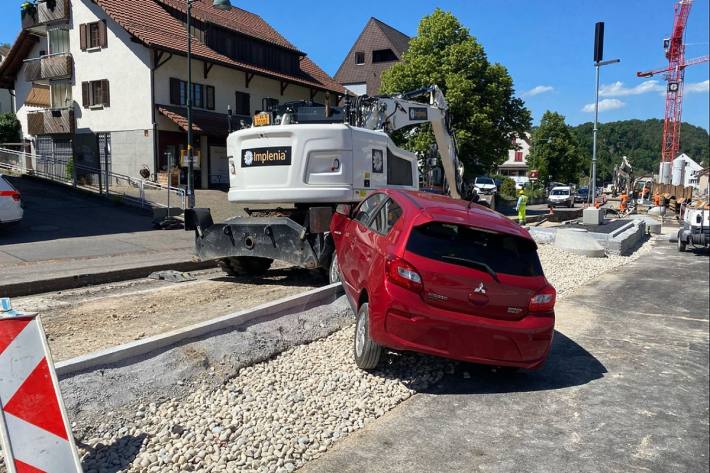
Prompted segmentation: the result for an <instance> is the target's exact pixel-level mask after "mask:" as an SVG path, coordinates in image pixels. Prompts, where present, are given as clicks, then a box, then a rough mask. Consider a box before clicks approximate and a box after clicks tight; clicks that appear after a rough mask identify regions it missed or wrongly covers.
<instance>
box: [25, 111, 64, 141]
mask: <svg viewBox="0 0 710 473" xmlns="http://www.w3.org/2000/svg"><path fill="white" fill-rule="evenodd" d="M75 124H76V122H75V120H74V110H72V109H69V108H61V109H46V110H37V111H34V112H28V113H27V132H28V133H29V134H30V135H58V134H66V133H74V129H75Z"/></svg>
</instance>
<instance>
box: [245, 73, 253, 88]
mask: <svg viewBox="0 0 710 473" xmlns="http://www.w3.org/2000/svg"><path fill="white" fill-rule="evenodd" d="M253 78H254V73H253V72H246V71H245V72H244V87H246V88H247V89H248V88H249V83H250V82H251V80H252V79H253Z"/></svg>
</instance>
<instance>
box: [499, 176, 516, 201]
mask: <svg viewBox="0 0 710 473" xmlns="http://www.w3.org/2000/svg"><path fill="white" fill-rule="evenodd" d="M500 195H502V196H503V197H508V198H515V195H516V192H515V181H514V180H512V179H511V178H509V177H503V182H501V184H500Z"/></svg>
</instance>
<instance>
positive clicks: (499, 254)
mask: <svg viewBox="0 0 710 473" xmlns="http://www.w3.org/2000/svg"><path fill="white" fill-rule="evenodd" d="M407 251H410V252H412V253H415V254H417V255H419V256H423V257H425V258H431V259H435V260H439V261H443V262H446V263H452V264H461V265H462V266H467V264H466V263H467V262H471V261H473V262H475V263H483V264H485V265H487V266H489V267H490V268H491V269H492V270H493V271H495V272H496V273H502V274H513V275H517V276H541V275H542V274H543V272H542V265H541V264H540V259H539V258H538V256H537V247H536V245H535V242H533V241H531V240H528V239H526V238H520V237H517V236H514V235H508V234H505V233H495V232H488V231H483V230H478V229H476V228H472V227H468V226H466V225H457V224H450V223H444V222H429V223H427V224H425V225H422V226H419V227H415V228H413V229H412V233H411V234H410V236H409V240H408V241H407ZM457 260H458V262H457Z"/></svg>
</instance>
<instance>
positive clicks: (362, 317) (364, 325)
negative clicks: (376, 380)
mask: <svg viewBox="0 0 710 473" xmlns="http://www.w3.org/2000/svg"><path fill="white" fill-rule="evenodd" d="M369 314H370V311H369V305H368V303H367V302H365V303H364V304H363V305H362V306H360V310H359V311H358V313H357V321H356V322H355V343H354V347H353V352H354V355H355V364H356V365H357V367H358V368H360V369H363V370H373V369H375V368H377V365H378V364H379V363H380V358H381V357H382V347H381V346H380V345H378V344H377V343H375V342H374V341H373V340H372V339H371V338H370V315H369Z"/></svg>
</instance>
